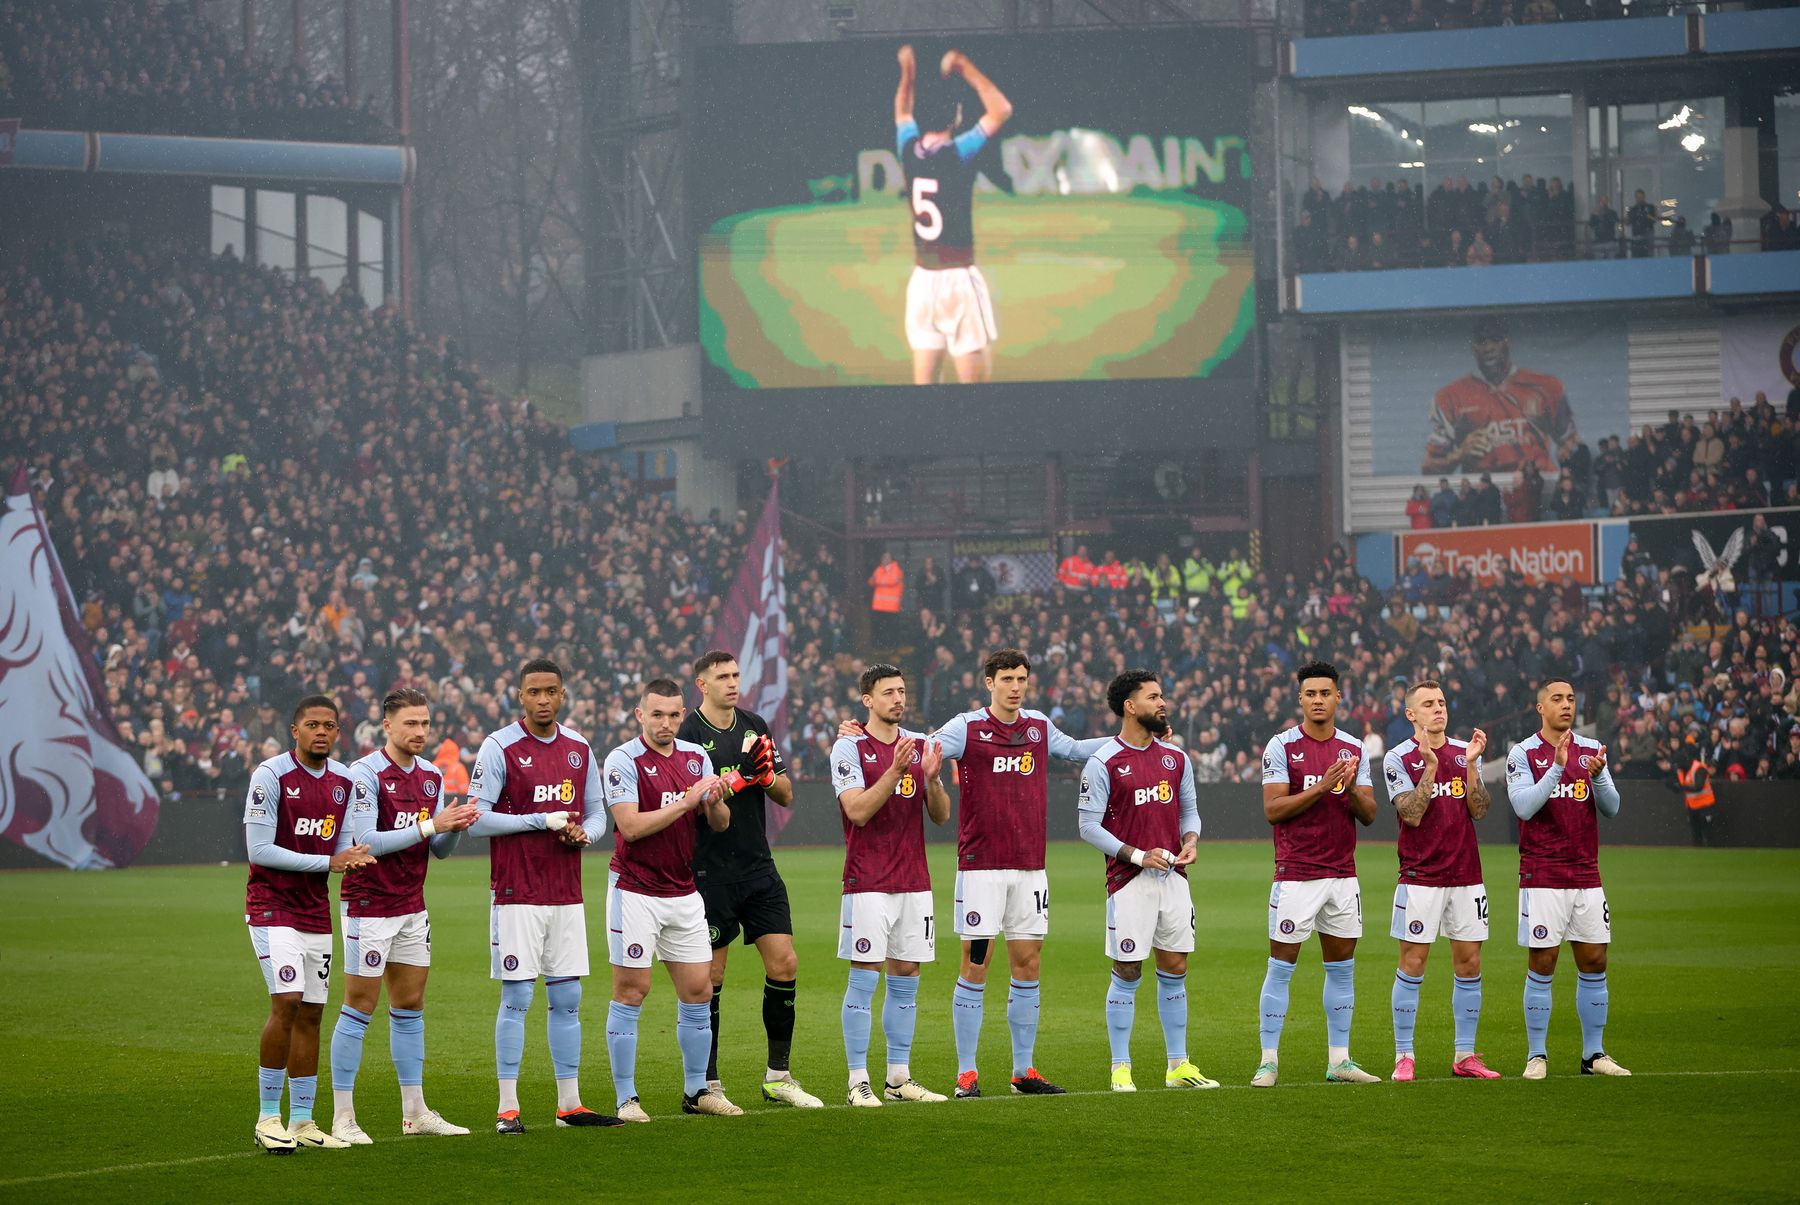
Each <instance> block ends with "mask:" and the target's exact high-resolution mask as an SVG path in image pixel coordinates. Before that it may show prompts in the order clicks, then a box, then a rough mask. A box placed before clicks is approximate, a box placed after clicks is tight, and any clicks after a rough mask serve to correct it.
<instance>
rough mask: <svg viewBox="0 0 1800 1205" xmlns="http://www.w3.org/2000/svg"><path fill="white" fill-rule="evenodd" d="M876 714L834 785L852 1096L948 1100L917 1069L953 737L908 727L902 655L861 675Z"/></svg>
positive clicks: (839, 758) (866, 701)
mask: <svg viewBox="0 0 1800 1205" xmlns="http://www.w3.org/2000/svg"><path fill="white" fill-rule="evenodd" d="M859 685H860V687H861V691H862V700H863V706H864V707H866V708H868V718H867V719H866V720H865V721H864V723H863V731H862V734H861V735H860V736H858V737H855V738H852V737H839V738H838V741H837V744H836V745H835V746H833V748H832V750H831V785H832V789H833V790H834V791H836V792H837V800H838V809H839V810H840V811H841V812H842V813H843V816H844V904H843V910H842V912H841V914H840V915H841V924H840V925H839V926H838V957H839V958H842V959H844V960H846V961H847V962H849V963H850V982H849V985H848V986H847V987H846V988H845V989H844V1011H843V1028H844V1056H845V1059H846V1060H847V1061H848V1063H849V1065H850V1093H849V1097H848V1100H849V1103H850V1104H851V1105H853V1106H856V1107H858V1108H879V1107H880V1106H881V1101H882V1098H883V1097H885V1098H886V1099H888V1100H917V1101H941V1100H943V1099H945V1098H944V1096H943V1094H942V1093H939V1092H933V1091H931V1090H930V1089H928V1088H926V1087H925V1086H924V1085H922V1084H920V1083H919V1082H918V1081H917V1080H915V1079H914V1078H913V1074H912V1066H911V1058H912V1042H913V1030H914V1027H915V1025H916V1023H917V1021H918V1008H919V1005H918V999H919V966H920V964H921V963H926V962H932V961H934V960H935V959H936V957H937V939H936V937H935V936H934V935H933V933H932V921H933V917H932V906H931V870H930V868H929V867H928V866H927V865H926V862H925V821H924V814H929V815H930V816H931V822H932V823H933V824H945V823H947V822H948V821H949V819H950V793H949V792H948V791H946V790H945V789H944V784H943V783H942V782H940V781H939V780H938V771H939V770H940V769H941V768H942V765H943V752H944V751H943V747H942V746H941V745H939V744H938V743H937V742H936V741H932V740H927V739H926V738H925V737H924V736H922V735H921V734H919V733H917V732H909V731H907V730H905V729H903V728H901V727H900V721H901V720H902V719H904V718H905V717H906V679H905V678H904V677H902V676H901V673H900V670H899V669H898V668H896V667H895V666H892V665H882V664H876V665H871V666H870V667H869V668H868V669H867V670H865V671H864V672H863V676H862V681H861V682H860V683H859ZM884 965H885V966H886V968H887V997H886V999H885V1000H884V1001H883V1002H882V1006H881V1031H882V1034H883V1036H884V1037H885V1038H886V1039H887V1077H886V1079H885V1080H884V1081H883V1083H882V1091H881V1096H876V1095H875V1093H874V1092H873V1091H872V1090H871V1089H870V1088H869V1031H870V1029H871V1028H872V1026H873V1023H874V1014H875V986H876V984H877V983H878V982H879V981H880V979H881V971H882V967H883V966H884Z"/></svg>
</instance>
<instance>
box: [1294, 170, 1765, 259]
mask: <svg viewBox="0 0 1800 1205" xmlns="http://www.w3.org/2000/svg"><path fill="white" fill-rule="evenodd" d="M1663 221H1664V215H1663V214H1662V212H1661V211H1660V210H1659V209H1658V208H1657V206H1656V205H1655V204H1654V203H1653V202H1651V201H1650V200H1649V199H1648V198H1646V197H1645V195H1644V192H1643V190H1642V189H1639V190H1637V192H1636V193H1635V194H1634V195H1633V196H1632V199H1631V201H1630V203H1629V204H1628V205H1627V206H1626V208H1625V212H1624V213H1622V214H1621V213H1620V212H1618V211H1617V210H1615V209H1614V208H1613V207H1612V202H1611V199H1610V198H1608V197H1597V198H1595V200H1594V203H1593V205H1592V206H1591V208H1590V212H1589V213H1588V215H1587V217H1586V218H1585V219H1583V220H1582V221H1580V222H1579V223H1578V222H1577V221H1576V217H1575V194H1574V193H1573V192H1572V191H1570V189H1568V188H1566V187H1564V185H1563V181H1562V177H1560V176H1551V177H1550V178H1549V179H1547V180H1546V179H1543V178H1542V177H1538V178H1535V179H1534V178H1533V177H1532V175H1531V174H1530V173H1526V174H1524V175H1522V176H1521V177H1520V178H1519V179H1517V180H1503V179H1501V178H1500V177H1499V176H1494V177H1493V178H1492V179H1490V180H1488V181H1486V182H1485V183H1477V184H1473V185H1472V184H1470V183H1469V180H1468V177H1466V176H1446V177H1444V178H1443V179H1442V180H1440V181H1439V182H1438V184H1437V186H1436V187H1435V188H1433V189H1432V190H1431V192H1430V193H1429V194H1427V193H1426V191H1425V187H1424V185H1422V184H1414V183H1410V182H1408V181H1406V180H1388V181H1383V180H1382V179H1380V178H1379V177H1371V178H1370V180H1369V182H1368V183H1367V184H1366V185H1358V184H1355V183H1352V182H1350V181H1346V182H1345V183H1344V185H1343V186H1342V187H1341V188H1340V189H1339V190H1338V191H1337V193H1336V194H1333V193H1332V192H1330V190H1328V189H1327V188H1325V186H1324V185H1322V184H1321V183H1320V182H1319V180H1318V178H1317V177H1316V176H1315V177H1314V178H1313V179H1312V180H1311V181H1310V182H1309V183H1308V185H1307V188H1306V190H1305V191H1304V192H1303V193H1301V194H1300V198H1299V201H1298V203H1297V204H1296V207H1295V210H1294V228H1293V232H1292V236H1291V240H1290V245H1291V249H1292V253H1293V257H1294V270H1295V271H1298V272H1375V271H1381V270H1383V269H1387V268H1448V267H1477V268H1480V267H1487V266H1488V265H1490V264H1518V263H1532V262H1541V261H1544V260H1561V259H1574V258H1576V257H1577V256H1585V257H1588V258H1592V259H1619V258H1624V257H1630V258H1632V259H1643V258H1647V257H1650V256H1655V255H1671V256H1682V255H1689V256H1691V255H1697V254H1701V253H1705V254H1708V255H1723V254H1726V253H1727V252H1728V251H1729V250H1731V248H1732V228H1731V222H1730V221H1729V220H1728V219H1726V218H1722V217H1720V216H1719V215H1718V214H1716V213H1714V214H1712V215H1711V216H1710V217H1709V218H1708V219H1707V223H1706V225H1705V227H1704V228H1703V229H1701V230H1698V231H1695V230H1693V229H1691V228H1690V227H1689V226H1688V220H1687V217H1686V216H1685V215H1678V216H1676V217H1674V218H1672V219H1670V220H1669V224H1668V225H1667V226H1664V225H1663ZM1759 245H1760V246H1761V248H1762V249H1763V250H1765V251H1790V250H1794V249H1796V248H1800V216H1797V215H1795V214H1794V213H1793V212H1791V211H1789V210H1787V209H1784V208H1782V207H1781V206H1779V205H1777V206H1775V207H1773V208H1772V209H1771V210H1770V211H1769V213H1768V215H1767V216H1766V217H1765V218H1764V219H1763V222H1762V224H1761V230H1760V243H1759ZM1738 249H1739V250H1745V249H1750V248H1749V247H1740V248H1738Z"/></svg>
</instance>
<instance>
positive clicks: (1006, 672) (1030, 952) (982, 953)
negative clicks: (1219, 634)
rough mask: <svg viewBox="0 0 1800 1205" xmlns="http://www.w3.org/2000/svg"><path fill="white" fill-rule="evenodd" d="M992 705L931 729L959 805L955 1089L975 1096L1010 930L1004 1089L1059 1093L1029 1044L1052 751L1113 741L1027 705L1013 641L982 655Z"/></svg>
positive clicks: (1044, 894) (1041, 928)
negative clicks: (985, 1015) (984, 1018)
mask: <svg viewBox="0 0 1800 1205" xmlns="http://www.w3.org/2000/svg"><path fill="white" fill-rule="evenodd" d="M981 673H982V680H983V681H984V682H985V683H986V685H987V689H988V705H987V706H986V707H984V708H982V709H981V710H980V711H968V712H964V713H963V714H962V715H959V716H957V717H956V718H955V719H952V720H951V721H950V722H949V723H947V724H945V725H944V727H943V728H942V730H940V731H939V732H937V733H934V734H933V735H932V738H931V739H932V740H934V741H936V742H938V744H940V745H942V746H943V750H944V758H945V760H947V761H955V762H957V763H958V766H957V780H958V783H959V784H960V788H961V796H962V812H961V815H959V816H958V818H957V833H956V915H955V924H956V932H957V934H958V935H959V936H961V938H962V948H963V956H962V973H961V974H960V975H959V976H958V977H957V980H956V991H955V993H954V995H953V997H952V1002H951V1003H952V1007H951V1012H950V1019H951V1026H952V1028H953V1029H954V1031H955V1033H956V1095H957V1097H958V1098H959V1099H967V1098H970V1097H976V1096H980V1095H981V1086H980V1076H979V1075H978V1073H977V1071H976V1066H975V1057H976V1051H977V1048H978V1047H979V1046H980V1043H981V1014H982V1007H981V1002H982V996H983V993H984V992H985V991H986V987H987V973H988V963H989V962H990V960H991V959H992V958H993V954H994V950H993V941H994V939H995V938H996V937H1000V936H1002V935H1004V936H1005V938H1006V956H1007V960H1008V962H1009V963H1010V964H1011V969H1012V982H1011V988H1012V990H1011V991H1010V992H1009V993H1008V995H1007V1000H1006V1023H1007V1027H1008V1028H1009V1029H1010V1030H1011V1031H1012V1057H1013V1067H1012V1090H1013V1091H1014V1092H1017V1093H1021V1094H1024V1095H1027V1096H1055V1095H1058V1094H1060V1093H1061V1092H1062V1089H1061V1088H1058V1087H1057V1086H1056V1085H1055V1084H1052V1083H1051V1082H1050V1081H1048V1080H1046V1079H1045V1078H1044V1077H1043V1076H1042V1075H1039V1074H1038V1070H1037V1068H1036V1067H1035V1066H1033V1065H1032V1054H1033V1051H1034V1049H1035V1047H1036V1045H1037V1023H1038V970H1039V962H1040V958H1041V956H1042V954H1043V949H1044V937H1045V935H1046V934H1048V933H1049V932H1050V880H1049V878H1048V877H1047V876H1046V875H1045V874H1044V843H1045V839H1046V826H1047V824H1048V822H1049V812H1050V802H1049V787H1048V775H1047V771H1046V769H1045V765H1044V763H1045V762H1046V761H1047V760H1048V759H1049V758H1052V757H1056V758H1061V759H1062V760H1064V761H1071V762H1083V761H1086V760H1087V759H1088V758H1089V757H1092V756H1093V755H1094V754H1095V753H1097V752H1098V751H1099V750H1100V748H1101V747H1102V746H1103V745H1105V744H1106V743H1107V741H1108V740H1109V739H1110V738H1108V737H1097V738H1095V739H1094V740H1087V741H1078V740H1075V739H1074V738H1073V737H1070V736H1068V735H1066V734H1064V733H1063V732H1061V731H1060V730H1059V729H1058V728H1057V727H1056V725H1054V724H1052V723H1051V722H1050V719H1049V717H1048V716H1046V715H1045V714H1044V713H1043V712H1041V711H1030V710H1027V709H1026V708H1025V706H1024V704H1025V691H1026V688H1027V687H1028V686H1029V685H1030V683H1031V662H1030V660H1029V659H1027V658H1026V656H1025V654H1024V653H1022V652H1020V651H1019V650H1018V649H1000V650H998V651H996V652H993V653H990V654H989V655H988V657H987V659H986V660H985V661H983V662H982V663H981Z"/></svg>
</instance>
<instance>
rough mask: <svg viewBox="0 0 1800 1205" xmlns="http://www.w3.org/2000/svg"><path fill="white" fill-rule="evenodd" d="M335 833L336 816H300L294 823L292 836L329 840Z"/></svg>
mask: <svg viewBox="0 0 1800 1205" xmlns="http://www.w3.org/2000/svg"><path fill="white" fill-rule="evenodd" d="M336 832H337V817H336V816H302V817H301V818H300V819H298V820H296V821H294V836H296V837H324V838H326V839H330V837H331V836H332V834H334V833H336Z"/></svg>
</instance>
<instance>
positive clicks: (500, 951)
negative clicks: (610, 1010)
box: [469, 658, 621, 1134]
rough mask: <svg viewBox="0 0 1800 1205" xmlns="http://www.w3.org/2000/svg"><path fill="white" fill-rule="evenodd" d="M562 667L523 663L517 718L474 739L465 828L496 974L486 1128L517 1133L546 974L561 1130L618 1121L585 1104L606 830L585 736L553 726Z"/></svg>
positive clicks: (492, 972) (521, 1128) (595, 769)
mask: <svg viewBox="0 0 1800 1205" xmlns="http://www.w3.org/2000/svg"><path fill="white" fill-rule="evenodd" d="M564 697H565V696H564V693H563V672H562V669H561V667H560V666H558V665H557V664H556V662H554V661H550V660H546V659H543V658H539V659H536V660H533V661H527V662H526V663H525V665H524V666H523V668H521V669H520V670H519V708H520V711H521V712H522V715H521V717H520V719H519V720H518V721H517V722H516V723H512V724H508V725H507V726H506V727H504V728H502V729H500V731H498V732H496V733H494V734H493V735H491V736H489V737H488V738H487V739H486V740H484V741H482V742H481V749H480V751H479V752H478V753H477V754H476V755H475V771H474V773H473V774H471V775H470V776H469V795H470V798H472V799H473V800H474V802H475V807H476V808H477V809H478V811H479V813H480V814H479V815H478V816H477V817H476V819H475V823H474V824H472V825H470V826H469V833H470V835H472V836H476V837H486V838H487V839H488V872H489V886H490V888H491V889H492V892H493V895H492V901H491V903H490V904H489V907H488V946H489V951H488V953H489V959H490V966H489V974H490V975H491V976H492V977H493V978H495V979H498V980H499V981H500V1013H499V1017H498V1018H497V1019H496V1020H495V1022H494V1062H495V1066H496V1068H497V1071H498V1075H499V1079H500V1106H499V1110H498V1115H497V1116H496V1117H495V1119H494V1130H495V1132H496V1133H500V1134H523V1133H524V1132H525V1122H524V1120H523V1119H522V1118H521V1117H520V1116H519V1063H520V1061H521V1060H522V1059H523V1058H524V1055H525V1015H526V1014H527V1013H529V1012H530V1011H531V998H532V996H533V995H535V994H536V992H537V978H538V976H539V975H542V976H543V977H544V994H545V996H546V997H548V1028H549V1037H550V1062H551V1066H552V1069H553V1070H554V1071H555V1073H556V1124H557V1125H558V1126H610V1125H619V1124H621V1123H620V1121H619V1119H618V1118H617V1117H612V1116H609V1115H607V1114H604V1113H596V1112H594V1110H592V1109H589V1108H587V1107H586V1106H584V1105H583V1104H582V1103H581V980H582V978H583V977H584V976H586V975H587V973H588V949H587V918H586V912H585V911H584V909H583V907H582V900H581V850H582V847H583V846H585V845H588V844H589V843H591V842H592V841H593V839H594V838H595V837H597V836H599V835H600V834H602V833H604V832H605V831H606V808H605V804H604V802H603V800H602V798H601V792H600V768H599V767H598V766H597V765H595V764H594V751H593V750H592V749H591V748H589V747H588V743H587V741H586V740H584V739H582V737H580V736H579V735H577V734H576V733H575V732H573V731H571V730H570V729H568V728H565V727H564V726H563V725H561V724H559V723H557V722H556V717H557V715H558V714H559V713H560V712H561V711H562V706H563V700H564Z"/></svg>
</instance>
